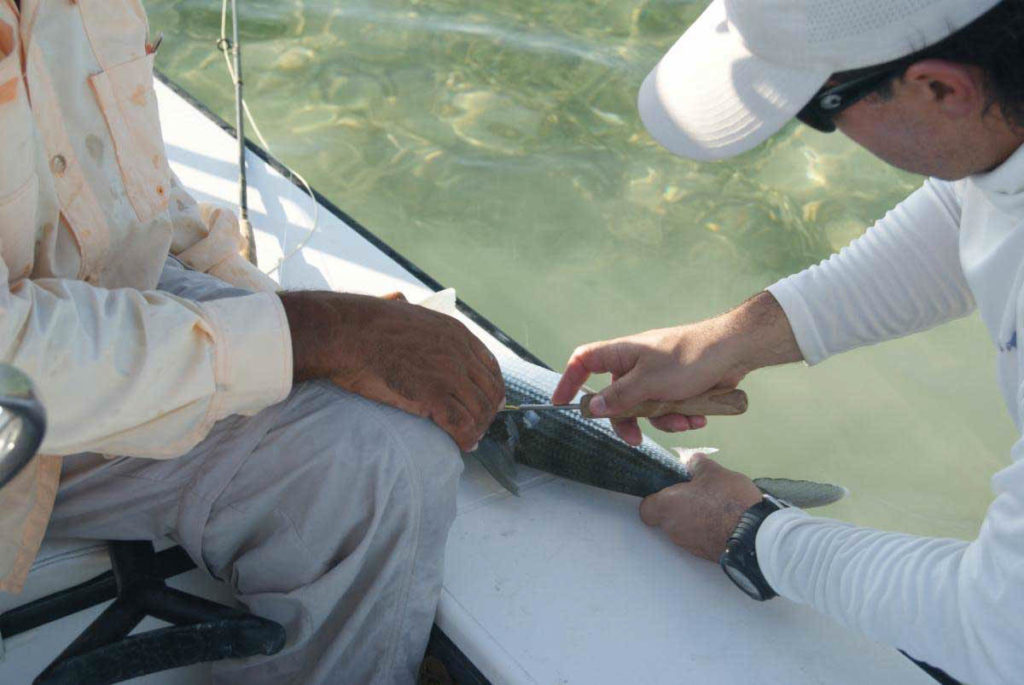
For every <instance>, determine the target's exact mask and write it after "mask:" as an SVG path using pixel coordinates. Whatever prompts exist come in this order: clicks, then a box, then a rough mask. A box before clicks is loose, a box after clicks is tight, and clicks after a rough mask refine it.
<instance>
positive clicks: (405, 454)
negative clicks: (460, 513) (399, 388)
mask: <svg viewBox="0 0 1024 685" xmlns="http://www.w3.org/2000/svg"><path fill="white" fill-rule="evenodd" d="M387 413H388V414H389V417H388V418H389V426H390V428H391V431H392V434H391V437H392V445H393V449H394V450H395V451H396V454H394V455H392V458H395V459H399V460H404V461H406V463H407V464H408V468H409V471H410V473H409V475H410V477H411V478H415V479H416V480H417V481H418V486H419V489H420V491H421V493H422V499H423V508H424V515H426V516H450V515H451V513H452V512H454V506H455V493H456V490H457V488H458V482H459V477H460V475H461V474H462V469H463V461H462V453H461V452H460V451H459V449H458V447H457V446H456V445H455V442H454V441H453V440H452V439H451V437H449V436H448V434H447V433H445V432H444V431H443V430H441V429H440V428H439V427H438V426H437V425H435V424H434V423H433V422H431V421H429V420H428V419H424V418H420V417H417V416H412V415H411V414H406V413H404V412H401V411H398V410H392V409H390V408H388V409H387Z"/></svg>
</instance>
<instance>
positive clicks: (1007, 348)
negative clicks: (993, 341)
mask: <svg viewBox="0 0 1024 685" xmlns="http://www.w3.org/2000/svg"><path fill="white" fill-rule="evenodd" d="M1015 349H1017V331H1014V332H1013V337H1011V338H1010V341H1009V342H1007V343H1006V344H1004V345H1000V346H999V351H1000V352H1012V351H1013V350H1015Z"/></svg>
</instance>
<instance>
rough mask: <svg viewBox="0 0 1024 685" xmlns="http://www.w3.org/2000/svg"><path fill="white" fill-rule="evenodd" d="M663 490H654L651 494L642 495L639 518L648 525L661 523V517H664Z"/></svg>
mask: <svg viewBox="0 0 1024 685" xmlns="http://www.w3.org/2000/svg"><path fill="white" fill-rule="evenodd" d="M664 492H665V491H664V490H662V491H661V492H656V493H654V494H653V495H650V496H648V497H644V499H643V501H641V502H640V520H641V521H643V522H644V523H646V524H647V525H648V526H658V525H661V521H662V518H663V517H664V513H663V512H664V507H663V506H662V504H663V502H664V500H665V498H664V496H663V495H662V493H664Z"/></svg>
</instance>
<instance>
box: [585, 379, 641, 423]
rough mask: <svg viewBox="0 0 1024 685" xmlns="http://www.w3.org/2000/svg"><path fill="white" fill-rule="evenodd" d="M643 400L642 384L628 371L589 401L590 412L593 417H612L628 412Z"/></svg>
mask: <svg viewBox="0 0 1024 685" xmlns="http://www.w3.org/2000/svg"><path fill="white" fill-rule="evenodd" d="M645 399H647V398H646V397H645V396H644V387H643V384H642V383H640V382H639V380H638V379H637V376H636V372H634V371H630V372H629V373H627V374H626V375H624V376H623V377H622V378H619V379H617V380H615V381H613V382H612V384H611V385H609V386H608V387H607V388H605V389H604V390H602V391H601V392H599V393H598V394H597V396H596V397H595V398H594V399H592V400H591V401H590V411H591V413H593V414H594V416H614V415H616V414H619V413H621V412H626V411H629V410H630V409H632V408H633V407H635V406H636V405H638V404H640V403H641V402H643V401H644V400H645Z"/></svg>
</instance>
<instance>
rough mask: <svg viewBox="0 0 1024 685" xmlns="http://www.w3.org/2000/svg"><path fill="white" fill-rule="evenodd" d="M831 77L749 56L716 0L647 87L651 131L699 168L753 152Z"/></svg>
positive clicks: (644, 116) (643, 104)
mask: <svg viewBox="0 0 1024 685" xmlns="http://www.w3.org/2000/svg"><path fill="white" fill-rule="evenodd" d="M830 75H831V71H830V70H828V69H827V68H825V67H821V68H818V69H815V68H813V67H809V68H805V69H794V68H792V67H785V66H780V65H777V64H772V63H770V62H767V61H765V60H763V59H761V58H760V57H757V56H756V55H754V54H753V53H751V52H750V50H748V49H747V47H746V45H744V43H743V39H742V38H741V37H740V35H739V34H738V33H737V32H736V29H735V27H733V26H732V25H731V24H730V23H729V22H728V21H727V19H726V13H725V4H724V2H723V0H715V1H714V2H712V3H711V5H710V6H709V7H708V8H707V10H705V11H704V13H703V14H702V15H701V16H700V17H699V18H698V19H697V21H695V22H694V23H693V25H692V26H691V27H690V29H689V30H688V31H687V32H686V33H685V34H683V37H682V38H680V39H679V40H678V41H676V44H675V45H673V46H672V49H671V50H669V51H668V53H667V54H666V55H665V56H664V57H662V59H661V61H660V62H659V63H658V66H656V67H655V68H654V70H653V71H652V72H651V73H650V74H649V75H648V76H647V78H646V79H644V83H643V85H642V86H641V87H640V95H639V98H638V101H637V106H638V108H639V110H640V118H641V120H643V122H644V126H646V127H647V130H648V131H649V132H650V134H651V136H653V137H654V139H655V140H657V141H658V142H659V143H661V145H663V146H664V147H665V148H667V149H668V150H669V151H671V152H673V153H674V154H677V155H680V156H683V157H689V158H691V159H696V160H699V161H712V160H718V159H725V158H727V157H732V156H734V155H738V154H740V153H743V152H747V151H748V150H751V149H753V148H754V147H756V146H757V145H759V144H760V143H762V142H764V141H765V140H767V139H768V138H770V137H771V136H772V135H773V134H774V133H776V132H777V131H778V130H779V129H780V128H782V127H783V126H784V125H785V124H786V122H787V121H789V120H790V119H792V118H793V117H794V116H796V114H797V112H799V111H800V110H801V109H802V108H803V106H804V105H805V104H807V102H809V101H810V99H811V97H813V96H814V94H815V93H816V92H817V91H818V89H819V88H820V87H821V86H822V84H824V83H825V81H826V80H828V77H829V76H830Z"/></svg>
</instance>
